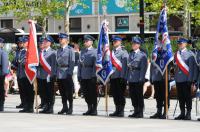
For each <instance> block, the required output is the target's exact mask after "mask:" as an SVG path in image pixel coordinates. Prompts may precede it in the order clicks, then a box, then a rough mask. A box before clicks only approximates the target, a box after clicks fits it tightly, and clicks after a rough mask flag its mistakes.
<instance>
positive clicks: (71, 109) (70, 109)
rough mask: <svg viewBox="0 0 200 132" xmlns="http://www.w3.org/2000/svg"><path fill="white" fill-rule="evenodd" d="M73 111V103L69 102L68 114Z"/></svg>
mask: <svg viewBox="0 0 200 132" xmlns="http://www.w3.org/2000/svg"><path fill="white" fill-rule="evenodd" d="M72 112H73V104H69V109H68V111H67V112H66V114H67V115H71V114H72Z"/></svg>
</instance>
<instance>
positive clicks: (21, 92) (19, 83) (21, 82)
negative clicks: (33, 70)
mask: <svg viewBox="0 0 200 132" xmlns="http://www.w3.org/2000/svg"><path fill="white" fill-rule="evenodd" d="M17 83H18V87H19V96H20V99H21V103H22V104H23V105H24V104H25V93H24V92H25V90H24V89H23V88H24V87H23V85H24V84H23V78H21V79H20V78H17Z"/></svg>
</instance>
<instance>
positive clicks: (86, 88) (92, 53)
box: [78, 35, 97, 115]
mask: <svg viewBox="0 0 200 132" xmlns="http://www.w3.org/2000/svg"><path fill="white" fill-rule="evenodd" d="M94 40H95V39H94V37H92V36H91V35H84V47H85V48H84V49H82V50H81V53H80V63H79V66H78V80H79V82H80V84H81V88H82V90H83V93H84V97H85V101H86V103H87V106H88V110H87V111H86V112H85V113H83V115H97V91H96V80H97V79H96V55H97V50H96V49H95V48H93V46H92V45H93V41H94Z"/></svg>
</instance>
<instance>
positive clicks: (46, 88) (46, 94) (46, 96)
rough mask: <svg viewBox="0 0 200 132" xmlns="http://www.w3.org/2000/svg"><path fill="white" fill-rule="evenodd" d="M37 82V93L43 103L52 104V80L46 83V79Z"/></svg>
mask: <svg viewBox="0 0 200 132" xmlns="http://www.w3.org/2000/svg"><path fill="white" fill-rule="evenodd" d="M37 80H38V92H39V95H40V97H41V101H43V103H49V104H54V100H55V96H54V87H53V85H54V82H52V80H51V81H50V82H47V79H37Z"/></svg>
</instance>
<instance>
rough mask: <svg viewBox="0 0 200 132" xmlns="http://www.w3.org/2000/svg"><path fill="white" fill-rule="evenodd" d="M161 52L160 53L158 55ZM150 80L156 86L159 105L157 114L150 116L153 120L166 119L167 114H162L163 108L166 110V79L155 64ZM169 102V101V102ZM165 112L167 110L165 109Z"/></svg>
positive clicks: (153, 64) (151, 69) (156, 97)
mask: <svg viewBox="0 0 200 132" xmlns="http://www.w3.org/2000/svg"><path fill="white" fill-rule="evenodd" d="M160 52H161V51H158V54H159V53H160ZM150 80H151V82H152V84H153V85H154V90H155V96H154V97H155V99H156V103H157V112H156V113H155V114H154V115H152V116H150V118H152V119H165V118H166V113H165V112H163V113H162V108H163V107H164V108H165V101H166V100H165V96H166V94H165V91H166V90H165V77H164V76H163V75H162V74H161V72H160V71H159V70H158V68H157V67H156V66H155V63H154V62H152V63H151V67H150ZM168 102H169V100H168ZM164 110H165V109H164Z"/></svg>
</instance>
